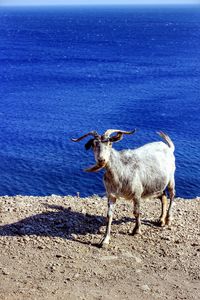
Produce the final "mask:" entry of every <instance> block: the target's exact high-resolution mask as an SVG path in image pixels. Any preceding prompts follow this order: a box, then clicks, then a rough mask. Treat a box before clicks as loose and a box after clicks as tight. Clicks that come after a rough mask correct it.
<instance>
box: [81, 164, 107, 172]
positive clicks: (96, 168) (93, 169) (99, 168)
mask: <svg viewBox="0 0 200 300" xmlns="http://www.w3.org/2000/svg"><path fill="white" fill-rule="evenodd" d="M105 166H106V164H96V165H94V166H92V167H90V168H88V169H85V172H98V171H99V170H101V169H103V168H104V167H105Z"/></svg>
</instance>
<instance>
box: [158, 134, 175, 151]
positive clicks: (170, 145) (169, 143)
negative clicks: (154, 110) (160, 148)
mask: <svg viewBox="0 0 200 300" xmlns="http://www.w3.org/2000/svg"><path fill="white" fill-rule="evenodd" d="M157 134H159V136H161V138H163V140H164V141H165V142H166V143H167V145H168V146H169V148H171V149H172V152H174V150H175V146H174V143H173V142H172V140H171V139H170V137H169V136H168V135H167V134H165V133H164V132H162V131H159V132H157Z"/></svg>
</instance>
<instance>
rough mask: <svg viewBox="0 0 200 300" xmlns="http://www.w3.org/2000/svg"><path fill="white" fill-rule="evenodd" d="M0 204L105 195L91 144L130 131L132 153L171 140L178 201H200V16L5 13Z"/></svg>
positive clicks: (0, 56)
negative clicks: (88, 137) (91, 169)
mask: <svg viewBox="0 0 200 300" xmlns="http://www.w3.org/2000/svg"><path fill="white" fill-rule="evenodd" d="M0 24H1V26H0V132H1V134H0V195H6V194H7V195H16V194H22V195H49V194H60V195H68V194H70V195H74V194H76V193H77V192H79V193H80V195H81V196H87V195H91V194H94V193H96V194H100V195H102V194H103V193H104V187H103V184H102V175H103V172H102V171H101V172H100V173H96V174H94V173H93V174H87V173H84V172H83V169H84V168H86V167H88V166H89V165H91V164H92V163H93V161H94V158H93V154H92V152H91V151H89V152H86V151H85V149H84V141H83V142H80V143H76V144H75V143H72V142H71V141H70V138H71V137H79V136H80V135H82V134H84V133H87V132H88V131H90V130H97V131H98V132H99V133H103V132H104V131H105V130H106V129H108V128H119V129H123V130H131V129H133V128H137V129H138V132H137V133H136V134H135V135H133V136H126V137H125V138H124V139H123V140H122V141H121V142H120V143H116V144H115V145H114V147H115V148H117V149H119V150H120V149H123V148H128V147H129V148H134V147H138V146H141V145H143V144H144V143H147V142H151V141H155V140H159V137H158V136H157V135H156V133H155V132H156V131H158V130H163V131H164V132H166V133H168V134H169V135H170V137H171V138H172V140H173V141H174V143H175V146H176V163H177V171H176V190H177V196H181V197H189V198H192V197H195V196H199V195H200V192H199V186H200V176H199V170H200V154H199V149H200V139H199V132H200V8H199V7H197V6H196V7H179V8H178V7H174V8H166V7H165V8H158V7H154V8H150V7H148V8H147V7H146V8H145V7H137V8H136V7H132V8H131V7H118V8H111V7H107V8H97V7H96V8H94V7H87V8H83V7H82V8H81V7H79V8H64V7H62V8H51V9H50V8H40V9H36V8H34V9H33V8H32V9H30V8H29V9H28V8H1V9H0Z"/></svg>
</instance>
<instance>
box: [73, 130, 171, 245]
mask: <svg viewBox="0 0 200 300" xmlns="http://www.w3.org/2000/svg"><path fill="white" fill-rule="evenodd" d="M135 131H136V130H133V131H123V130H116V129H108V130H107V131H106V132H105V133H104V134H103V135H99V134H98V133H97V132H96V131H91V132H89V133H87V134H85V135H83V136H81V137H80V138H78V139H72V141H74V142H79V141H81V140H82V139H84V138H86V137H88V136H89V135H92V136H93V138H92V139H90V140H89V141H88V142H87V143H86V144H85V148H86V149H87V150H88V149H90V148H91V147H92V148H93V151H94V156H95V160H96V164H95V165H94V166H92V167H91V168H89V169H86V171H87V172H96V171H99V170H101V169H103V168H105V174H104V185H105V188H106V192H107V197H108V211H107V226H106V232H105V235H104V238H103V240H102V241H101V243H100V245H101V246H102V247H105V246H107V245H108V244H109V240H110V230H111V223H112V219H113V213H114V209H115V204H116V200H117V198H119V197H121V198H125V199H127V200H131V201H133V204H134V210H133V213H134V216H135V219H136V224H135V227H134V229H133V232H132V233H133V234H139V233H141V230H140V225H141V220H140V201H141V199H143V198H152V197H153V198H159V199H160V200H161V204H162V212H161V216H160V219H159V222H160V226H165V225H169V224H170V223H171V220H172V206H173V200H174V196H175V180H174V172H175V157H174V149H175V147H174V144H173V142H172V140H171V139H170V138H169V136H167V135H166V134H165V133H163V132H158V134H159V135H160V136H161V137H162V138H163V139H164V141H165V143H163V142H153V143H149V144H146V145H144V146H142V147H140V148H137V149H133V150H130V149H127V150H123V151H116V150H115V149H113V148H112V144H113V142H117V141H119V140H121V139H122V138H123V135H124V134H133V133H135ZM113 133H115V135H114V136H113V135H112V134H113ZM167 188H168V191H169V197H170V204H169V207H168V209H167V197H166V189H167Z"/></svg>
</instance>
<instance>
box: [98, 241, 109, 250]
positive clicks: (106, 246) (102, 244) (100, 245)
mask: <svg viewBox="0 0 200 300" xmlns="http://www.w3.org/2000/svg"><path fill="white" fill-rule="evenodd" d="M108 245H109V244H108V243H103V242H102V243H100V244H99V248H101V249H107V248H108Z"/></svg>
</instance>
